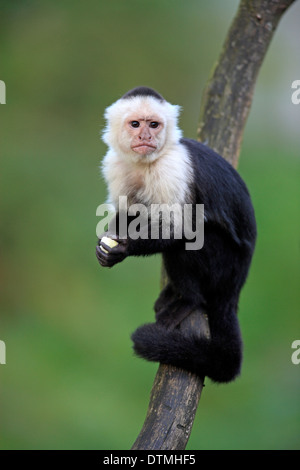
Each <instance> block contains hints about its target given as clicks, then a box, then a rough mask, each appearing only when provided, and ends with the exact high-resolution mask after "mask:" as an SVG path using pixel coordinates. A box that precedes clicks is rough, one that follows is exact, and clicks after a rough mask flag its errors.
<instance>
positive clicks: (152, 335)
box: [96, 87, 256, 382]
mask: <svg viewBox="0 0 300 470" xmlns="http://www.w3.org/2000/svg"><path fill="white" fill-rule="evenodd" d="M178 115H179V106H174V105H171V104H170V103H168V102H167V101H166V100H165V99H164V98H163V97H162V96H161V95H160V94H159V93H157V92H156V91H154V90H153V89H151V88H147V87H138V88H135V89H133V90H131V91H129V92H127V93H126V94H125V95H124V96H122V98H120V99H119V100H118V101H116V102H115V103H114V104H112V105H111V106H110V107H108V108H107V109H106V111H105V118H106V121H107V126H106V128H105V130H104V133H103V140H104V142H105V143H106V144H107V145H108V152H107V154H106V155H105V157H104V160H103V166H102V171H103V175H104V177H105V179H106V182H107V185H108V190H109V200H110V202H111V203H112V204H114V206H115V208H116V219H115V226H116V227H117V228H116V230H115V233H112V232H108V233H107V234H104V235H106V236H108V237H110V238H112V239H114V240H115V241H116V242H117V245H116V246H114V247H110V246H108V245H107V244H106V243H104V241H101V239H99V242H98V246H97V247H96V256H97V259H98V261H99V263H100V264H101V266H104V267H112V266H114V265H115V264H116V263H119V262H120V261H123V260H124V259H125V258H126V257H128V256H144V255H152V254H155V253H161V254H162V257H163V262H164V266H165V269H166V272H167V276H168V284H167V286H166V287H165V288H164V289H163V290H162V292H161V293H160V295H159V298H158V299H157V301H156V303H155V305H154V310H155V312H156V322H155V323H150V324H146V325H143V326H141V327H139V328H138V329H137V330H136V331H135V332H134V333H133V335H132V340H133V343H134V351H135V353H136V354H137V355H138V356H141V357H143V358H145V359H147V360H149V361H158V362H160V363H163V364H172V365H174V366H176V367H179V368H182V369H186V370H188V371H191V372H193V373H195V374H198V375H199V376H202V377H204V376H208V377H209V378H210V379H211V380H212V381H214V382H229V381H231V380H233V379H235V378H236V377H237V376H238V375H239V373H240V369H241V362H242V339H241V334H240V328H239V323H238V319H237V309H238V301H239V295H240V291H241V288H242V286H243V284H244V283H245V280H246V277H247V274H248V270H249V266H250V262H251V258H252V255H253V251H254V246H255V239H256V223H255V216H254V211H253V207H252V203H251V200H250V196H249V193H248V191H247V188H246V186H245V184H244V182H243V181H242V179H241V177H240V176H239V174H238V173H237V172H236V170H235V169H234V168H233V167H232V166H231V165H230V164H229V163H228V162H227V161H225V160H224V159H223V158H222V157H221V156H219V155H218V154H217V153H216V152H214V151H213V150H212V149H210V148H209V147H207V146H206V145H203V144H202V143H200V142H197V141H195V140H191V139H186V138H183V137H182V133H181V130H180V129H179V128H178ZM119 196H127V199H128V204H129V205H131V204H143V205H144V206H145V207H146V208H147V209H149V214H150V208H151V206H152V205H158V207H159V205H162V204H168V205H174V206H175V207H177V208H178V207H179V208H184V207H185V205H188V204H190V205H192V208H193V211H192V224H193V227H194V228H195V227H196V225H197V211H196V210H195V209H196V207H197V205H199V204H203V205H204V243H203V246H202V247H199V248H197V249H187V247H186V242H187V238H186V236H185V233H184V230H182V236H181V238H179V237H178V233H177V236H175V235H174V234H175V229H176V227H178V226H179V225H180V223H181V220H180V215H178V213H179V211H177V212H178V213H175V215H174V216H173V218H172V217H171V219H170V220H171V229H170V236H169V237H167V238H166V237H163V236H161V232H160V236H159V237H153V238H151V237H142V236H141V237H134V238H132V237H130V236H129V235H128V234H127V237H126V238H124V236H122V237H121V236H120V234H119V225H118V221H119V219H120V215H121V213H122V210H124V209H121V208H119V206H118V204H119ZM175 212H176V211H175ZM128 220H129V222H130V221H132V216H130V217H129V218H128ZM147 224H149V227H148V228H149V232H148V233H150V224H151V220H150V217H149V218H146V221H145V225H147ZM177 232H178V231H177ZM195 309H200V310H204V311H205V312H206V314H207V316H208V322H209V327H210V338H207V337H200V335H199V332H198V331H195V332H194V334H192V335H186V334H184V333H182V332H181V331H180V329H179V328H178V326H179V325H180V323H181V322H182V320H183V319H184V318H185V316H186V315H187V314H188V313H190V312H191V311H193V310H195Z"/></svg>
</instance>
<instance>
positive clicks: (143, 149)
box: [131, 143, 156, 155]
mask: <svg viewBox="0 0 300 470" xmlns="http://www.w3.org/2000/svg"><path fill="white" fill-rule="evenodd" d="M131 148H132V150H133V151H134V152H136V153H139V154H142V155H145V154H148V153H151V152H154V150H155V149H156V146H155V145H151V144H148V143H141V144H138V145H134V146H133V147H131Z"/></svg>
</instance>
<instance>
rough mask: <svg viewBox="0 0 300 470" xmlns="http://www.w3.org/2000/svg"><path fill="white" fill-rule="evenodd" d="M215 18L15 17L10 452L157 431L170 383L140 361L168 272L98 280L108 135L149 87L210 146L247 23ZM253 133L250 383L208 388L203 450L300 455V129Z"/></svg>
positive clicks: (6, 289)
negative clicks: (220, 70)
mask: <svg viewBox="0 0 300 470" xmlns="http://www.w3.org/2000/svg"><path fill="white" fill-rule="evenodd" d="M13 3H14V4H15V5H14V7H13V6H12V4H13ZM208 3H210V2H203V3H199V2H196V1H191V2H188V4H187V3H186V2H182V1H179V0H174V1H172V8H171V9H170V3H169V2H168V1H166V0H159V1H154V2H151V3H149V2H140V1H133V0H130V1H127V2H124V1H120V0H119V1H114V2H107V1H100V2H99V1H89V2H78V1H75V2H72V9H70V8H69V2H58V1H55V2H50V1H45V2H34V1H27V2H18V3H17V2H3V5H2V10H3V15H4V16H3V20H2V21H3V22H4V29H2V32H1V50H2V51H1V57H2V67H1V74H2V75H1V76H0V79H2V80H4V81H5V83H6V86H7V104H6V105H5V106H1V109H0V111H1V152H2V156H3V157H4V158H3V157H2V164H1V166H2V168H1V180H2V181H1V187H2V198H1V223H2V267H3V271H2V272H3V279H2V282H1V284H2V290H3V294H2V306H1V320H0V321H1V324H0V325H1V329H0V339H1V340H3V341H5V343H6V348H7V364H6V365H5V366H4V365H0V375H1V398H0V403H1V408H2V411H1V422H2V425H1V444H0V445H1V447H2V448H3V449H46V448H49V449H128V448H130V446H131V445H132V443H133V442H134V440H135V437H136V435H137V433H138V431H139V429H140V427H141V425H142V423H143V419H144V417H145V413H146V408H147V405H148V398H149V393H150V389H151V385H152V381H153V377H154V374H155V371H156V368H157V366H156V365H155V364H149V363H146V362H143V361H142V360H140V359H137V358H135V357H133V354H132V350H131V343H130V333H131V332H132V331H133V330H134V329H135V328H136V327H137V326H139V325H140V324H141V323H144V322H148V321H152V319H153V310H152V305H153V303H154V300H155V298H156V296H157V294H158V292H159V278H160V258H159V257H158V256H157V257H153V258H148V259H128V260H126V261H125V262H124V263H123V264H120V265H119V266H116V267H115V268H113V269H112V270H104V269H101V268H100V267H99V265H98V264H97V261H96V258H95V255H94V251H95V243H96V234H95V227H96V223H97V218H96V215H95V213H96V207H97V206H98V204H100V203H102V202H103V201H104V199H105V194H106V190H105V187H104V184H103V181H102V179H101V177H100V174H99V170H98V165H99V162H100V158H101V156H102V155H103V153H104V151H105V147H104V145H103V144H102V143H101V142H100V140H99V132H100V130H101V127H102V126H103V120H102V113H103V110H104V108H105V106H107V105H108V104H110V103H111V102H112V101H113V100H115V99H116V98H118V97H119V96H120V95H121V94H122V93H124V92H125V91H126V90H127V89H129V88H132V87H133V86H136V85H139V84H146V85H149V86H153V87H154V88H157V89H158V90H159V91H160V92H161V93H162V94H163V95H165V96H166V98H167V99H169V100H170V101H172V102H174V103H175V102H176V103H179V104H181V105H183V106H184V114H183V117H182V127H183V129H184V131H185V133H186V134H187V135H188V136H190V137H194V136H195V132H196V125H197V119H198V111H199V105H200V99H201V93H200V91H201V89H202V87H203V85H204V82H205V80H206V78H207V77H208V75H209V72H210V68H211V66H212V65H213V61H214V60H215V59H216V57H217V55H218V53H219V50H220V47H221V44H222V41H223V38H224V36H225V34H226V31H227V28H228V26H229V23H230V18H231V17H232V16H233V14H234V11H235V7H236V5H237V2H230V6H231V7H232V8H228V5H226V7H223V6H222V2H217V1H213V2H211V3H210V6H209V5H208ZM150 5H151V6H150ZM218 10H220V11H218ZM220 12H221V13H220ZM285 53H286V52H285ZM274 54H276V51H274ZM281 60H283V57H282V56H280V57H279V58H278V62H279V63H280V61H281ZM266 74H267V70H266ZM263 80H264V78H263V77H262V81H261V85H260V86H261V87H262V89H263V87H264V81H263ZM283 86H284V85H283V84H278V90H279V92H280V87H283ZM254 111H255V109H254ZM267 113H268V114H270V118H271V119H272V115H271V114H272V113H270V112H269V111H267ZM253 119H254V118H253ZM255 120H256V121H255V123H251V129H252V131H251V130H250V131H249V132H247V134H246V137H245V142H244V146H243V152H242V155H241V164H240V172H241V174H242V176H243V177H244V179H245V180H246V182H247V184H248V186H249V189H250V192H251V194H252V197H253V202H254V206H255V209H256V214H257V221H258V244H257V249H256V253H255V257H254V262H253V266H252V269H251V273H250V277H249V280H248V282H247V285H246V286H245V289H244V291H243V294H242V299H241V304H240V313H239V315H240V321H241V326H242V330H243V335H244V342H245V360H244V367H243V373H242V377H241V378H240V379H239V380H238V381H237V382H235V383H234V384H231V385H228V386H220V387H216V386H213V385H211V384H209V383H207V387H206V388H205V389H204V392H203V396H202V399H201V402H200V406H199V416H198V419H196V421H195V424H194V428H193V432H192V437H191V439H190V442H189V446H188V447H189V448H190V449H208V448H215V449H221V448H222V449H223V448H224V449H230V448H233V449H240V448H250V449H258V448H261V449H266V448H274V449H276V448H278V449H279V448H297V447H299V438H298V436H299V422H300V420H299V418H300V416H299V398H298V390H299V369H298V368H299V367H300V366H295V365H293V364H292V363H291V360H290V356H291V343H292V341H293V340H294V339H299V326H300V324H299V314H298V308H299V287H298V280H299V278H298V275H299V271H298V265H299V259H297V256H298V254H299V218H298V216H297V214H298V210H299V207H298V205H297V204H298V202H299V183H298V181H299V161H298V160H297V159H296V150H295V144H294V143H293V141H291V140H288V137H289V134H288V130H287V129H284V128H283V129H282V128H281V129H280V130H278V129H275V122H274V126H273V127H272V125H270V122H269V124H268V126H269V127H268V129H269V131H268V132H269V133H264V132H261V129H263V128H264V120H263V116H259V115H258V113H256V115H255ZM256 132H257V134H258V135H259V138H258V139H256ZM275 134H276V137H275ZM254 141H255V143H254ZM272 142H274V144H273V143H272ZM275 143H276V144H275Z"/></svg>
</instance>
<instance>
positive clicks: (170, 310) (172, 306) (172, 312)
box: [155, 296, 194, 329]
mask: <svg viewBox="0 0 300 470" xmlns="http://www.w3.org/2000/svg"><path fill="white" fill-rule="evenodd" d="M193 307H194V306H193V305H192V304H191V303H190V302H187V301H185V300H183V299H181V298H180V297H178V296H177V297H175V299H174V298H173V299H172V300H171V301H170V302H169V303H167V304H166V305H165V306H164V307H163V308H162V309H160V310H159V311H158V312H156V315H155V317H156V321H157V323H158V324H160V325H163V326H164V327H165V328H167V329H172V328H176V327H177V326H178V325H179V324H180V323H181V322H182V320H184V318H186V317H187V316H188V315H189V314H190V313H191V311H192V310H193Z"/></svg>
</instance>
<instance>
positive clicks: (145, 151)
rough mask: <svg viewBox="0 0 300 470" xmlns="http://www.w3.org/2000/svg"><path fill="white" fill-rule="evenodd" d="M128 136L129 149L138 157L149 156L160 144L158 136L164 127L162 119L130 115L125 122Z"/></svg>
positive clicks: (155, 116) (154, 116) (153, 116)
mask: <svg viewBox="0 0 300 470" xmlns="http://www.w3.org/2000/svg"><path fill="white" fill-rule="evenodd" d="M124 125H125V128H126V131H127V132H128V134H129V139H130V148H131V150H133V151H134V152H135V153H138V154H139V155H141V156H143V155H150V154H151V153H153V152H155V150H157V149H158V147H159V146H160V144H161V139H160V138H159V137H160V134H161V132H162V129H163V127H164V125H163V122H162V119H161V118H160V117H159V116H157V115H152V116H145V117H143V116H140V115H137V114H132V115H130V116H129V118H128V119H127V120H126V122H125V124H124Z"/></svg>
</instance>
